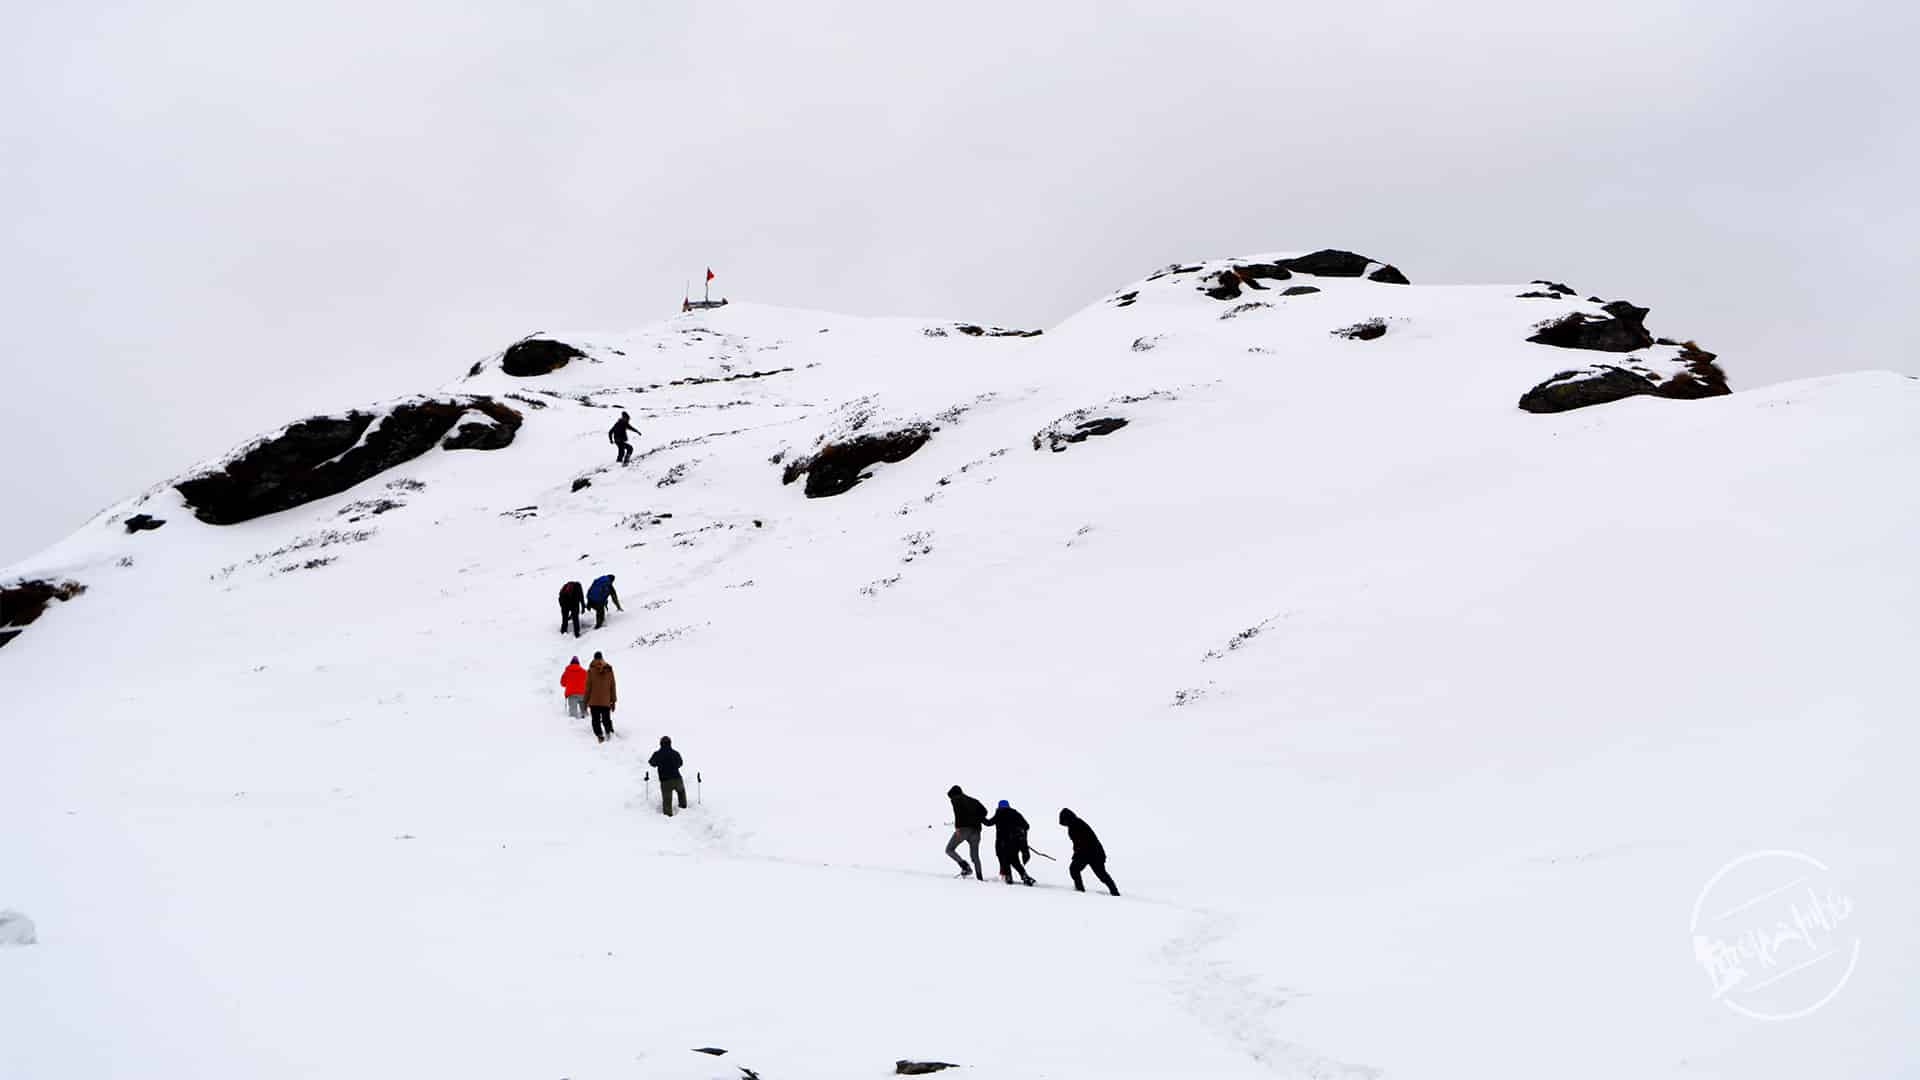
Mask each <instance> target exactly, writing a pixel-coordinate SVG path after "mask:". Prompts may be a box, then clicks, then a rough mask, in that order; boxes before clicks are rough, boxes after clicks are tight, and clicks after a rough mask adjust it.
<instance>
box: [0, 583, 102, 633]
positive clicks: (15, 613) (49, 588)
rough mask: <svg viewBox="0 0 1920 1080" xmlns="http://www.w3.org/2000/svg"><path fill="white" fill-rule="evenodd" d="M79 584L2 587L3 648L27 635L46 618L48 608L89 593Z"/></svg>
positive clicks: (1, 619) (0, 618)
mask: <svg viewBox="0 0 1920 1080" xmlns="http://www.w3.org/2000/svg"><path fill="white" fill-rule="evenodd" d="M86 591H87V587H86V586H85V585H82V584H80V583H79V582H77V581H16V582H14V583H13V584H11V585H0V645H5V644H6V643H7V642H9V641H12V640H13V639H14V638H17V637H19V636H20V635H21V633H22V632H24V631H25V630H26V628H27V626H28V625H29V624H31V623H32V622H33V621H34V620H36V619H38V618H39V617H40V616H42V615H44V614H46V611H47V605H49V604H51V603H53V602H54V601H55V600H58V601H60V602H62V603H65V602H66V601H68V600H71V599H73V598H74V597H76V596H79V595H80V594H81V593H83V592H86Z"/></svg>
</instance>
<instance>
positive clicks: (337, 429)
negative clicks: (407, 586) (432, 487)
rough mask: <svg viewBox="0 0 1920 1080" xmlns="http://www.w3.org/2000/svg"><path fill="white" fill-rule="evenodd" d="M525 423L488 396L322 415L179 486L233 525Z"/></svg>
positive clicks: (208, 518) (504, 442)
mask: <svg viewBox="0 0 1920 1080" xmlns="http://www.w3.org/2000/svg"><path fill="white" fill-rule="evenodd" d="M472 413H478V414H480V416H482V417H484V419H473V418H471V416H470V414H472ZM520 421H521V416H520V413H519V412H518V411H516V410H514V409H511V408H508V407H507V406H505V405H502V404H501V403H499V402H498V401H495V400H493V399H492V398H488V397H454V398H446V399H439V398H430V399H426V400H414V401H407V402H402V403H400V404H398V405H394V406H392V407H391V408H389V409H387V410H386V411H385V412H378V413H376V412H366V411H362V410H358V409H356V410H354V411H352V412H349V413H347V414H346V415H344V416H315V417H310V418H308V419H306V420H302V421H300V422H298V423H295V424H292V425H289V426H288V427H287V428H286V429H285V430H283V431H281V432H279V433H278V434H276V435H272V436H269V437H268V438H265V439H262V440H260V441H259V442H257V443H255V444H253V445H252V446H249V447H247V448H246V449H245V450H243V451H241V452H240V453H239V454H237V455H235V456H234V457H233V458H231V459H229V460H227V461H226V462H224V463H222V464H221V465H219V466H218V467H216V468H214V469H213V470H211V471H209V472H205V473H201V474H199V475H197V476H193V477H189V478H188V479H186V480H182V481H181V482H180V483H178V484H175V485H174V488H175V490H177V491H179V492H180V494H181V496H183V497H184V498H185V499H186V500H187V502H188V504H189V505H191V506H192V507H193V514H194V516H195V517H197V518H199V519H200V520H201V521H204V522H206V523H207V524H209V525H232V524H236V523H238V522H242V521H250V520H252V519H254V518H257V517H260V516H262V515H265V514H273V513H278V512H280V511H282V510H289V509H292V508H293V507H296V506H300V505H302V504H305V503H309V502H312V501H313V500H315V499H321V498H326V497H327V496H329V495H338V494H339V493H341V492H343V491H345V490H347V489H348V488H351V487H353V486H354V485H356V484H359V483H361V482H363V481H365V480H368V479H370V478H372V477H374V476H377V475H379V474H380V473H382V472H384V471H386V470H387V469H391V468H393V467H394V466H396V465H399V464H401V463H403V462H406V461H411V460H412V459H414V458H416V457H419V456H420V455H421V454H424V453H426V452H427V451H428V450H430V449H432V448H433V447H434V446H435V445H438V446H440V447H441V448H442V449H445V450H498V449H500V448H502V447H505V446H508V445H510V444H511V443H512V442H513V437H514V433H515V432H516V431H518V430H519V428H520ZM455 425H458V428H457V430H456V427H455Z"/></svg>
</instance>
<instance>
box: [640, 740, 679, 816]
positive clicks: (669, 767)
mask: <svg viewBox="0 0 1920 1080" xmlns="http://www.w3.org/2000/svg"><path fill="white" fill-rule="evenodd" d="M647 764H649V765H651V766H653V767H654V768H655V769H658V770H659V772H660V812H661V813H663V814H665V815H667V816H668V817H672V816H673V797H674V795H675V794H676V793H677V794H678V795H679V796H680V809H682V810H685V809H686V808H687V782H686V781H685V780H684V779H682V778H681V776H680V766H682V765H685V764H686V762H685V761H684V760H682V759H681V757H680V751H678V750H675V749H674V748H673V740H672V739H669V738H667V737H666V736H665V735H662V736H660V749H658V750H655V751H654V752H653V756H652V757H650V758H648V759H647Z"/></svg>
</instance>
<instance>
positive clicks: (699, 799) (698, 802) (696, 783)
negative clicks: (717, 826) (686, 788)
mask: <svg viewBox="0 0 1920 1080" xmlns="http://www.w3.org/2000/svg"><path fill="white" fill-rule="evenodd" d="M693 805H695V806H705V805H707V797H706V795H705V794H704V793H703V792H702V791H701V788H700V774H699V773H694V774H693Z"/></svg>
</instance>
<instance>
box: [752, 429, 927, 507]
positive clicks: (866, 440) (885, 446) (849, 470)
mask: <svg viewBox="0 0 1920 1080" xmlns="http://www.w3.org/2000/svg"><path fill="white" fill-rule="evenodd" d="M932 437H933V427H932V426H931V425H929V424H911V425H908V426H906V427H902V428H898V429H896V430H892V431H879V432H865V433H862V434H859V435H849V436H846V437H844V438H836V439H830V440H827V441H824V442H822V443H821V444H820V447H819V448H818V449H816V450H815V451H814V452H813V453H811V454H808V455H807V456H805V457H800V458H795V459H794V460H792V461H790V462H788V463H787V466H786V468H785V469H784V470H783V471H782V472H781V474H780V482H781V483H783V484H791V483H793V482H794V481H795V480H798V479H799V478H800V477H801V476H802V475H803V474H804V475H805V476H806V478H807V483H806V487H805V488H804V490H805V492H806V495H807V498H809V499H824V498H827V497H829V496H833V495H840V494H844V493H846V492H848V491H851V490H853V486H854V485H855V484H858V483H859V482H860V481H862V480H865V479H867V478H868V477H869V476H871V475H872V474H870V473H868V472H867V471H866V470H867V469H868V468H870V467H871V466H874V465H879V464H883V463H884V464H893V463H895V462H900V461H905V460H907V459H908V458H909V457H912V456H913V454H914V452H915V451H917V450H919V449H920V448H921V447H923V446H925V445H927V440H928V439H931V438H932Z"/></svg>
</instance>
